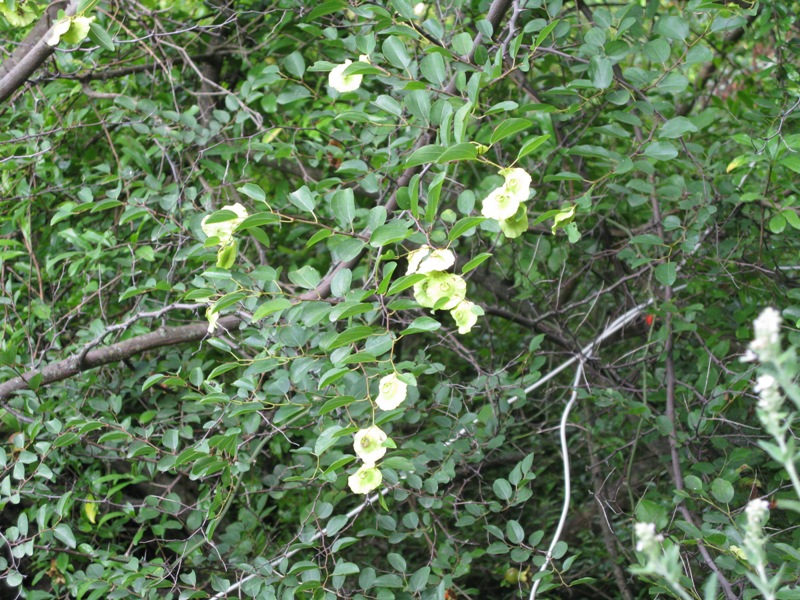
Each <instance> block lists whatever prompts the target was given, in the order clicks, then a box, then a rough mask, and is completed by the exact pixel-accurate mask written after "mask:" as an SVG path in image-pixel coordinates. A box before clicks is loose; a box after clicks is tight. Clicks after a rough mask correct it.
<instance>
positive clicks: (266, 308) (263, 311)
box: [253, 298, 292, 322]
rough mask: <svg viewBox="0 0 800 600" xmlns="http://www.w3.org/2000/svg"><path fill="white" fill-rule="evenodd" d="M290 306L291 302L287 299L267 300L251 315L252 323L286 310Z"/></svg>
mask: <svg viewBox="0 0 800 600" xmlns="http://www.w3.org/2000/svg"><path fill="white" fill-rule="evenodd" d="M290 306H292V302H291V300H289V299H288V298H273V299H272V300H267V301H266V302H264V304H262V305H261V306H259V307H258V308H257V309H256V311H255V312H254V313H253V322H256V321H260V320H261V319H263V318H264V317H267V316H269V315H271V314H273V313H276V312H278V311H281V310H286V309H287V308H289V307H290Z"/></svg>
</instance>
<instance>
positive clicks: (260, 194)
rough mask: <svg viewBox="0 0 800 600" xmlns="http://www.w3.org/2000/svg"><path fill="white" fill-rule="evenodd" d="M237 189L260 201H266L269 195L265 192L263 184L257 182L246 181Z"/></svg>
mask: <svg viewBox="0 0 800 600" xmlns="http://www.w3.org/2000/svg"><path fill="white" fill-rule="evenodd" d="M236 191H237V192H241V193H242V194H244V195H245V196H247V197H248V198H252V199H253V200H258V201H259V202H264V201H266V199H267V195H266V194H265V193H264V190H262V189H261V186H258V185H256V184H255V183H245V184H244V185H243V186H242V187H238V188H236Z"/></svg>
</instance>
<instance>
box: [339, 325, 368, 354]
mask: <svg viewBox="0 0 800 600" xmlns="http://www.w3.org/2000/svg"><path fill="white" fill-rule="evenodd" d="M373 333H375V330H374V329H373V328H372V327H369V326H367V325H357V326H355V327H351V328H349V329H346V330H345V331H343V332H342V333H340V334H339V335H337V336H336V338H334V340H333V342H331V344H330V345H329V346H328V350H335V349H336V348H341V347H342V346H346V345H347V344H352V343H354V342H358V341H361V340H363V339H366V338H368V337H369V336H371V335H372V334H373Z"/></svg>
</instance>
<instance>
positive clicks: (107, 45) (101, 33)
mask: <svg viewBox="0 0 800 600" xmlns="http://www.w3.org/2000/svg"><path fill="white" fill-rule="evenodd" d="M89 39H90V40H92V41H93V42H94V43H95V44H97V45H98V46H100V47H101V48H103V49H105V50H110V51H111V52H113V51H114V40H112V39H111V36H110V35H108V32H107V31H106V30H105V29H103V27H102V25H99V24H98V23H95V22H94V21H92V22H91V23H90V24H89Z"/></svg>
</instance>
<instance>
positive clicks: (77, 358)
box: [0, 315, 241, 400]
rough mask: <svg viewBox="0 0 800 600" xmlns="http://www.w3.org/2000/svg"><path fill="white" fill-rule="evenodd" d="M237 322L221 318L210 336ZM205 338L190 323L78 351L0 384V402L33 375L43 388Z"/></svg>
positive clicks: (202, 328) (203, 330)
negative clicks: (110, 364)
mask: <svg viewBox="0 0 800 600" xmlns="http://www.w3.org/2000/svg"><path fill="white" fill-rule="evenodd" d="M240 321H241V318H240V317H238V316H235V315H232V316H228V317H223V318H221V319H220V320H219V321H217V330H216V331H217V332H219V333H217V334H212V335H219V334H222V333H225V331H226V330H227V329H231V328H233V327H236V326H237V325H238V324H239V323H240ZM207 336H209V333H208V323H193V324H191V325H182V326H179V327H160V328H158V329H156V330H155V331H152V332H150V333H145V334H144V335H139V336H136V337H133V338H130V339H128V340H123V341H121V342H117V343H116V344H111V345H110V346H105V347H103V348H97V349H95V350H91V351H89V352H87V353H86V354H85V356H82V355H83V351H80V352H77V353H75V354H73V355H72V356H70V357H69V358H66V359H64V360H60V361H58V362H56V363H52V364H49V365H47V366H46V367H44V368H43V369H34V370H31V371H28V372H27V373H24V374H23V375H21V376H19V377H15V378H13V379H9V380H8V381H5V382H3V383H0V400H6V399H8V397H9V396H11V394H13V393H14V392H18V391H20V390H24V389H26V388H27V387H28V383H29V382H30V381H31V379H33V378H34V377H36V376H37V375H40V376H41V378H42V379H41V381H40V382H39V385H46V384H48V383H53V382H56V381H61V380H63V379H67V378H68V377H72V376H74V375H77V374H78V373H81V372H83V371H87V370H89V369H94V368H96V367H101V366H103V365H107V364H109V363H112V362H118V361H120V360H123V359H125V358H128V357H130V356H133V355H134V354H140V353H142V352H146V351H147V350H153V349H155V348H161V347H163V346H174V345H176V344H184V343H186V342H196V341H199V340H202V339H203V338H205V337H207Z"/></svg>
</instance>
